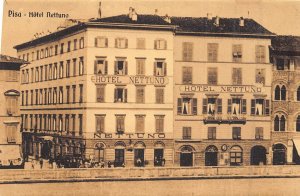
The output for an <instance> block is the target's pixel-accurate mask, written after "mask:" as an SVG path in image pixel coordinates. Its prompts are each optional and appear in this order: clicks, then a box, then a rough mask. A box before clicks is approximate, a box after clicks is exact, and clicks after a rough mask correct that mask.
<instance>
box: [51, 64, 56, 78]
mask: <svg viewBox="0 0 300 196" xmlns="http://www.w3.org/2000/svg"><path fill="white" fill-rule="evenodd" d="M52 78H53V80H56V79H57V63H54V68H53V77H52Z"/></svg>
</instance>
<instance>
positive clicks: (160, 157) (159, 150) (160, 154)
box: [154, 142, 165, 166]
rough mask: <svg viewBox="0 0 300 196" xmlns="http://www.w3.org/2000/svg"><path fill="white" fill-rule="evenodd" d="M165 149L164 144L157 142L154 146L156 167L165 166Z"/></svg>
mask: <svg viewBox="0 0 300 196" xmlns="http://www.w3.org/2000/svg"><path fill="white" fill-rule="evenodd" d="M164 147H165V144H164V143H163V142H156V143H155V144H154V166H164V165H165V158H164Z"/></svg>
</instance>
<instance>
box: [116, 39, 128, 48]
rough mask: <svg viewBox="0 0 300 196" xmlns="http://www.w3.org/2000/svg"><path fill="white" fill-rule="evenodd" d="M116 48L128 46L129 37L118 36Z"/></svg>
mask: <svg viewBox="0 0 300 196" xmlns="http://www.w3.org/2000/svg"><path fill="white" fill-rule="evenodd" d="M115 48H128V39H127V38H116V39H115Z"/></svg>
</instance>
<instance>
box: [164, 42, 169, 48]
mask: <svg viewBox="0 0 300 196" xmlns="http://www.w3.org/2000/svg"><path fill="white" fill-rule="evenodd" d="M164 43H165V48H164V49H165V50H166V49H167V48H168V46H167V41H166V40H164Z"/></svg>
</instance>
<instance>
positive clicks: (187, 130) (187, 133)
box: [182, 127, 192, 140]
mask: <svg viewBox="0 0 300 196" xmlns="http://www.w3.org/2000/svg"><path fill="white" fill-rule="evenodd" d="M191 138H192V127H182V139H184V140H188V139H191Z"/></svg>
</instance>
